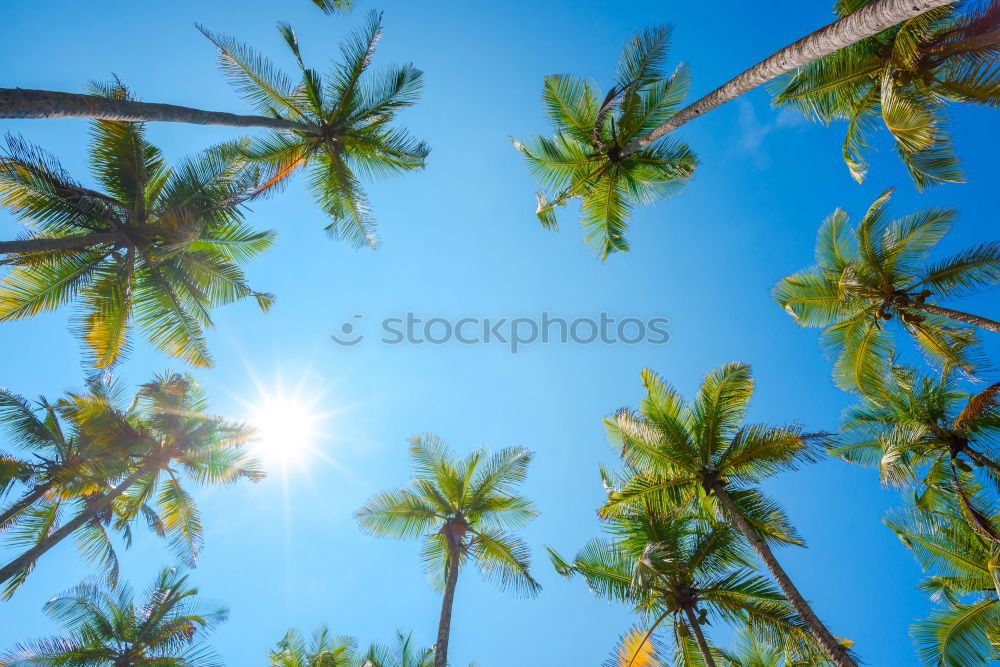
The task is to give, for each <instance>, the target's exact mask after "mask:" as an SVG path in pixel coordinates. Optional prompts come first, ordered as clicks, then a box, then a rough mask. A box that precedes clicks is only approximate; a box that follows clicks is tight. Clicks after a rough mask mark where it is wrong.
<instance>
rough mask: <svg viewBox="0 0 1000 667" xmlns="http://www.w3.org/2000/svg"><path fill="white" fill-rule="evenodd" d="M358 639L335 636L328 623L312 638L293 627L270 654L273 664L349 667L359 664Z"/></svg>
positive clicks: (290, 666)
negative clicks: (306, 636)
mask: <svg viewBox="0 0 1000 667" xmlns="http://www.w3.org/2000/svg"><path fill="white" fill-rule="evenodd" d="M357 648H358V642H357V640H356V639H354V637H348V636H343V635H333V634H331V633H330V630H329V629H328V628H327V627H326V626H322V627H320V628H319V629H318V630H316V631H315V632H313V633H312V637H311V638H309V639H308V640H307V639H306V638H305V637H304V636H303V634H302V633H301V632H300V631H298V630H296V629H294V628H292V629H290V630H289V631H288V632H286V633H285V636H284V637H282V638H281V640H280V641H278V644H277V646H276V647H275V648H274V650H273V651H271V652H270V653H269V654H268V659H269V662H268V664H269V665H270V666H271V667H348V666H350V665H354V664H355V660H356V658H357Z"/></svg>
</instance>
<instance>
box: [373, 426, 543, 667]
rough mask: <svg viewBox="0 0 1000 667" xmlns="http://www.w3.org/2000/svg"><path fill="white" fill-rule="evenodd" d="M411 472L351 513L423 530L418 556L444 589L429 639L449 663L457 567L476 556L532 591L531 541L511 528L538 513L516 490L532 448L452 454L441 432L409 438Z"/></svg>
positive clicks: (439, 662) (378, 529)
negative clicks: (397, 485)
mask: <svg viewBox="0 0 1000 667" xmlns="http://www.w3.org/2000/svg"><path fill="white" fill-rule="evenodd" d="M410 442H411V447H410V459H411V461H412V463H413V479H412V480H410V483H409V484H408V485H407V486H405V487H403V488H402V489H399V490H397V491H386V492H383V493H380V494H378V495H376V496H375V497H374V498H372V499H371V500H369V501H368V502H367V503H366V504H365V506H364V507H362V508H361V509H360V510H358V511H357V512H356V513H355V516H356V517H357V519H358V521H359V523H360V524H361V528H362V530H364V531H366V532H368V533H372V534H375V535H385V536H389V537H397V538H403V537H422V538H423V543H424V545H423V551H422V554H421V556H422V558H423V561H424V566H425V568H426V570H427V573H428V575H429V576H430V579H431V583H432V585H433V586H434V587H435V588H436V589H437V590H439V591H441V592H442V593H444V596H443V598H442V601H441V616H440V619H439V621H438V635H437V641H436V642H435V644H434V652H435V653H434V665H435V667H446V666H447V664H448V640H449V637H450V634H451V614H452V607H453V605H454V600H455V588H456V585H457V584H458V574H459V571H460V569H461V568H462V567H463V566H464V565H465V564H466V563H468V562H469V561H470V560H471V561H473V562H474V563H475V564H476V566H477V567H478V568H479V571H480V573H482V575H483V576H484V577H486V578H488V579H493V580H495V581H497V582H499V584H500V585H501V587H503V588H510V589H513V590H514V591H515V592H517V593H523V594H527V595H534V594H536V593H537V592H538V590H539V589H540V588H541V586H539V585H538V582H536V581H535V580H534V578H533V577H532V576H531V574H530V573H529V571H528V557H529V552H528V547H527V546H526V545H525V544H524V542H522V541H521V539H520V538H518V537H517V536H516V535H514V534H513V533H512V532H511V531H512V530H513V529H516V528H519V527H521V526H523V525H525V524H526V523H528V522H529V521H531V520H532V519H533V518H534V517H535V516H536V515H537V514H538V513H537V512H536V511H535V506H534V504H533V503H532V502H531V501H529V500H527V499H526V498H524V497H523V496H519V495H516V494H515V493H514V491H515V489H516V487H517V486H518V485H519V484H521V482H523V481H524V477H525V475H526V474H527V471H528V464H529V463H530V462H531V452H529V451H528V450H526V449H523V448H521V447H508V448H507V449H502V450H500V451H498V452H496V453H492V454H491V453H490V452H489V451H488V450H487V449H485V448H480V449H477V450H476V451H474V452H472V453H471V454H469V455H468V456H466V457H465V458H463V459H456V458H455V457H454V455H453V454H452V453H451V451H449V449H448V447H447V445H445V444H444V443H443V442H442V441H441V440H440V439H438V438H437V437H435V436H432V435H427V434H425V435H418V436H414V437H413V438H411V439H410Z"/></svg>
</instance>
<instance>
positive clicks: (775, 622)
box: [550, 509, 812, 665]
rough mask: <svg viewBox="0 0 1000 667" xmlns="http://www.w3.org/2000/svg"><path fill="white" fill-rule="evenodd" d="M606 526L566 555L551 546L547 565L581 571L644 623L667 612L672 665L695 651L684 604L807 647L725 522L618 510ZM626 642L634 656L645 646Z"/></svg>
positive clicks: (803, 633) (703, 620) (788, 610)
mask: <svg viewBox="0 0 1000 667" xmlns="http://www.w3.org/2000/svg"><path fill="white" fill-rule="evenodd" d="M608 530H609V532H610V533H611V535H612V538H611V539H610V540H600V539H599V540H594V541H592V542H590V543H589V544H587V545H586V546H585V547H584V548H583V549H581V550H580V552H579V553H578V554H577V555H576V557H575V558H574V559H573V561H572V562H568V561H566V560H565V559H563V558H562V557H561V556H559V555H558V554H557V553H555V552H554V551H552V550H550V556H551V558H552V562H553V564H554V565H555V566H556V569H557V570H558V571H559V572H560V573H561V574H563V575H565V576H569V577H571V576H573V575H575V574H580V575H581V576H583V578H584V579H585V580H586V582H587V584H588V586H589V587H590V589H591V590H592V591H593V592H594V593H595V595H597V596H599V597H602V598H606V599H609V600H613V601H617V602H625V603H628V604H630V605H631V606H633V608H634V609H635V610H636V611H637V612H639V613H641V614H642V615H643V617H644V622H645V623H646V624H647V625H650V627H655V626H656V623H657V621H658V620H660V619H662V618H664V617H668V616H670V617H672V618H673V622H672V626H671V631H670V635H671V636H672V637H673V639H674V647H675V651H674V653H675V661H676V664H684V665H686V664H690V663H689V662H688V661H687V660H686V659H685V656H686V655H687V654H688V653H689V652H690V653H693V652H694V651H695V650H696V649H695V648H694V646H693V642H691V641H689V639H688V634H689V633H690V629H689V628H687V627H686V625H685V623H686V620H685V618H684V616H683V614H684V613H686V611H688V610H690V611H692V612H694V613H695V614H696V615H697V616H700V619H699V624H708V619H709V618H712V619H715V620H721V621H723V622H725V623H727V624H732V625H736V626H738V627H741V626H742V625H743V624H747V623H749V624H750V625H751V627H753V628H754V632H755V633H756V634H757V635H758V636H761V637H766V638H768V639H769V640H771V641H774V642H776V643H780V644H782V645H783V646H786V647H787V650H788V651H789V652H790V653H796V652H799V651H806V652H811V651H812V648H810V647H811V642H810V640H809V639H808V636H807V634H808V631H807V630H806V629H805V626H803V625H802V623H801V621H799V620H798V617H797V616H796V615H795V612H794V611H793V610H792V607H791V605H790V604H789V603H788V601H787V600H785V598H784V597H783V596H782V594H781V592H780V591H779V590H777V588H775V587H774V585H773V584H772V583H771V582H770V581H768V580H767V579H765V578H763V577H761V576H760V575H758V574H757V573H756V571H755V570H754V568H753V566H752V564H751V557H752V556H751V554H750V553H749V552H748V550H747V548H746V547H745V546H744V544H743V542H742V540H741V539H740V537H739V535H738V534H737V533H735V532H734V531H733V529H732V528H730V527H729V526H726V525H718V526H711V525H709V524H708V523H706V522H705V521H704V520H702V519H696V518H684V517H681V518H678V517H676V516H671V515H668V513H665V512H662V511H657V510H651V509H646V510H645V511H643V512H628V513H625V514H622V515H619V516H618V517H616V518H615V519H613V520H612V521H610V522H609V524H608ZM650 634H651V633H650ZM632 643H633V644H634V647H635V648H636V649H639V650H638V652H637V654H640V655H641V653H642V652H643V649H645V646H640V644H639V643H638V642H632ZM654 652H655V651H654ZM625 664H628V663H627V662H626V663H625ZM654 664H655V663H654Z"/></svg>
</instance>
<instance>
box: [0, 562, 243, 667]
mask: <svg viewBox="0 0 1000 667" xmlns="http://www.w3.org/2000/svg"><path fill="white" fill-rule="evenodd" d="M197 595H198V589H197V588H193V587H191V586H190V585H188V583H187V577H186V576H184V575H181V574H179V573H178V572H177V571H176V570H173V569H165V570H163V571H162V572H161V573H160V575H159V576H158V577H157V579H156V581H155V582H154V584H153V585H152V586H151V587H150V588H149V590H148V591H147V592H146V595H145V596H144V597H143V598H142V599H136V596H135V594H134V593H133V591H132V589H131V588H130V587H129V586H128V585H125V584H122V585H120V586H117V587H102V586H96V585H94V584H90V583H84V584H80V585H79V586H76V587H75V588H73V589H71V590H69V591H67V592H66V593H63V594H62V595H60V596H58V597H55V598H53V599H52V600H49V602H47V603H46V604H45V607H44V609H45V612H46V614H48V615H49V616H50V617H51V618H52V619H53V620H54V621H56V622H57V623H59V625H60V626H62V628H63V631H64V634H63V635H61V636H58V637H51V638H48V639H39V640H35V641H31V642H26V643H24V644H20V645H18V646H16V647H15V648H14V649H12V650H11V651H8V652H7V653H6V654H5V655H3V656H2V657H0V664H3V665H6V666H7V667H37V666H38V665H74V666H79V667H119V666H121V665H150V666H162V667H167V666H168V665H170V666H171V667H217V666H218V667H221V665H222V662H221V661H220V660H219V658H218V656H217V655H216V654H215V652H214V651H212V650H211V649H210V648H209V647H208V646H207V645H206V644H205V643H204V637H205V635H207V634H208V633H209V632H210V631H211V630H212V629H213V628H214V627H215V626H217V625H218V624H219V623H222V622H223V621H225V620H226V618H227V616H228V613H229V612H228V610H227V609H226V608H225V607H224V606H221V605H218V604H207V603H204V602H201V601H199V600H198V599H197Z"/></svg>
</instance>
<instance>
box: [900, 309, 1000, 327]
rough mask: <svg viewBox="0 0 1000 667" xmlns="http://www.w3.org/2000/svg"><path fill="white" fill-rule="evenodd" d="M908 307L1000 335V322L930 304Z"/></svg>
mask: <svg viewBox="0 0 1000 667" xmlns="http://www.w3.org/2000/svg"><path fill="white" fill-rule="evenodd" d="M907 306H908V307H910V308H915V309H917V310H922V311H924V312H927V313H934V314H935V315H940V316H941V317H947V318H948V319H949V320H955V321H957V322H965V323H966V324H971V325H972V326H974V327H979V328H980V329H986V330H987V331H992V332H994V333H1000V322H997V321H995V320H991V319H989V318H986V317H980V316H979V315H972V314H971V313H963V312H962V311H960V310H952V309H951V308H942V307H941V306H935V305H933V304H930V303H916V302H911V303H908V304H907Z"/></svg>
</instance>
